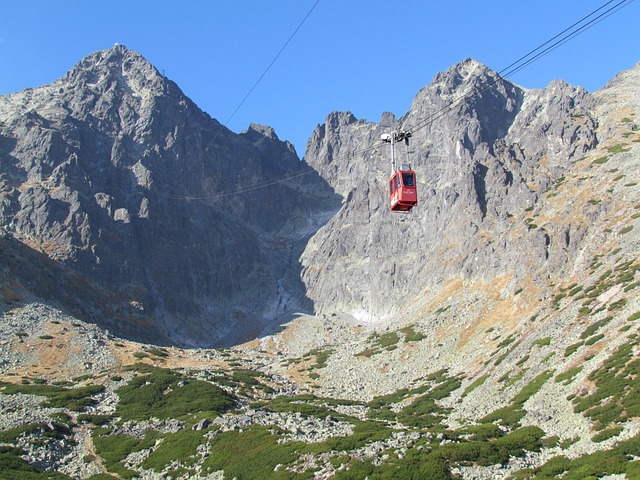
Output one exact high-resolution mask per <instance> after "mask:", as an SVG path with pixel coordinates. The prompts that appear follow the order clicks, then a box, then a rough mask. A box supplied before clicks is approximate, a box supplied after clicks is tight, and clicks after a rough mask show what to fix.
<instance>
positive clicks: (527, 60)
mask: <svg viewBox="0 0 640 480" xmlns="http://www.w3.org/2000/svg"><path fill="white" fill-rule="evenodd" d="M633 1H634V0H609V1H607V2H605V3H604V4H603V5H601V6H600V7H598V8H596V9H595V10H593V11H592V12H590V13H589V14H588V15H585V16H584V17H582V18H581V19H580V20H578V21H577V22H575V23H573V24H572V25H571V26H569V27H567V28H566V29H564V30H563V31H562V32H560V33H558V34H557V35H555V36H553V37H552V38H550V39H549V40H547V41H546V42H544V43H542V44H540V45H539V46H537V47H536V48H534V49H533V50H531V51H529V52H528V53H527V54H525V55H523V56H521V57H520V58H518V59H517V60H516V61H514V62H513V63H511V64H510V65H508V66H507V67H505V68H503V69H502V70H500V71H499V72H497V73H498V75H499V76H500V77H502V78H508V77H510V76H512V75H514V74H515V73H517V72H519V71H521V70H522V69H524V68H526V67H528V66H529V65H531V64H532V63H534V62H536V61H538V60H540V59H541V58H542V57H544V56H545V55H547V54H549V53H550V52H551V51H553V50H555V49H556V48H558V47H560V46H561V45H563V44H565V43H566V42H568V41H570V40H572V39H573V38H575V37H576V36H578V35H580V34H582V33H584V32H585V31H586V30H588V29H590V28H592V27H593V26H595V25H596V24H597V23H599V22H601V21H602V20H604V19H605V18H607V17H609V16H611V15H613V14H614V13H616V12H618V11H619V10H621V9H622V8H624V7H626V6H628V5H629V4H631V3H632V2H633ZM319 2H320V0H316V2H315V3H314V4H313V6H312V7H311V9H310V10H309V12H308V13H307V15H306V16H305V17H304V18H303V20H302V21H301V22H300V24H299V25H298V27H297V28H296V29H295V30H294V32H293V33H292V34H291V36H290V37H289V39H288V40H287V41H286V42H285V44H284V45H283V47H282V48H281V49H280V51H279V52H278V53H277V54H276V56H275V57H274V59H273V60H272V62H271V63H270V64H269V66H268V67H267V68H266V70H265V71H264V72H263V74H262V75H261V76H260V77H259V79H258V80H257V81H256V82H255V84H254V85H253V87H252V88H251V89H250V90H249V92H248V93H247V95H246V96H245V97H244V98H243V100H242V101H241V102H240V103H239V105H238V107H237V108H236V109H235V110H234V112H233V113H232V115H231V116H230V117H229V118H228V119H227V121H226V122H225V124H224V125H221V126H220V128H219V130H218V132H217V133H216V135H215V136H214V138H213V139H212V140H211V141H210V142H209V143H208V144H207V146H206V147H205V150H206V149H208V147H209V146H210V145H211V143H213V141H214V140H215V139H216V138H217V137H218V136H219V135H220V132H221V131H222V128H223V127H224V126H226V124H227V123H228V122H229V121H230V120H231V119H232V118H233V116H234V115H235V114H236V113H237V111H238V110H239V109H240V108H241V106H242V105H243V104H244V103H245V102H246V100H247V99H248V97H249V96H250V95H251V94H252V93H253V91H254V90H255V88H256V87H257V86H258V84H259V83H260V82H261V81H262V79H263V78H264V76H265V75H266V74H267V72H268V71H269V69H270V68H271V67H272V66H273V64H274V63H275V61H276V60H277V59H278V57H279V56H280V55H281V54H282V52H283V51H284V49H285V48H286V47H287V45H288V44H289V43H290V42H291V40H292V39H293V37H294V36H295V34H296V33H297V32H298V30H300V28H301V27H302V25H303V24H304V22H305V21H306V20H307V18H308V17H309V16H310V15H311V13H312V12H313V10H314V9H315V7H316V6H317V5H318V3H319ZM612 3H615V5H613V6H611V7H609V8H607V7H608V6H609V5H611V4H612ZM605 8H607V9H606V10H605V11H604V12H602V13H600V14H599V15H597V16H595V17H594V15H596V14H597V13H598V12H600V11H601V10H603V9H605ZM592 17H594V18H592ZM588 19H591V20H589V21H588V22H586V23H584V22H585V21H586V20H588ZM545 47H546V48H545ZM536 52H538V53H536ZM534 54H535V55H534ZM493 86H495V80H493V79H492V80H490V81H489V82H488V83H487V84H486V85H484V86H483V87H482V88H473V89H471V90H469V91H468V92H466V93H463V94H462V95H461V96H460V97H458V98H457V99H455V100H452V101H451V102H450V103H448V104H447V105H446V106H444V107H443V108H441V109H440V110H437V111H436V112H434V113H433V114H432V115H430V116H429V117H427V118H426V119H424V120H423V121H421V122H419V123H417V124H416V125H414V126H412V127H411V128H405V129H404V131H405V132H406V133H408V134H413V133H415V132H417V131H419V130H422V129H423V128H426V127H427V126H428V125H430V124H432V123H433V122H434V121H435V120H437V119H438V118H440V117H442V116H444V115H445V114H446V113H447V112H449V111H451V110H452V109H453V108H455V107H456V106H457V105H459V104H460V103H461V102H462V101H464V100H465V99H467V98H469V97H471V96H475V95H479V94H481V93H483V92H485V91H487V90H488V89H490V88H492V87H493ZM383 143H384V142H382V141H378V142H376V143H374V144H372V145H371V146H369V147H366V148H363V149H361V150H356V151H354V152H350V153H348V154H345V155H342V156H339V157H336V158H334V160H342V159H345V158H348V157H352V156H354V155H361V154H364V153H367V152H370V151H374V150H377V149H378V148H379V147H380V146H381V145H383ZM203 156H204V154H203V155H201V156H200V157H199V158H198V159H196V160H195V161H194V162H193V163H192V165H191V166H190V167H189V169H190V168H191V167H193V165H194V164H195V163H196V162H197V161H199V160H201V159H202V157H203ZM315 172H316V170H314V169H313V168H311V167H308V170H305V171H303V172H298V173H296V174H294V175H289V176H286V177H282V178H279V179H275V180H273V179H272V180H269V181H267V182H265V183H262V184H259V185H254V186H252V187H248V188H242V189H238V190H234V191H228V192H223V193H218V194H213V195H205V196H188V197H186V196H183V195H180V196H179V195H172V194H171V193H170V192H171V191H172V190H173V189H175V188H176V187H177V186H178V184H179V183H180V181H181V180H182V179H183V178H184V177H185V176H186V174H187V173H188V172H185V173H184V174H183V175H182V177H181V178H180V180H178V182H176V183H175V184H174V186H173V187H172V188H171V189H170V190H169V192H167V193H161V195H162V196H163V197H168V198H174V199H184V200H191V199H194V200H195V199H197V200H204V199H217V198H223V197H227V196H231V195H239V194H242V193H247V192H251V191H254V190H258V189H261V188H266V187H269V186H272V185H275V184H278V183H283V182H288V181H290V180H292V179H294V178H299V177H302V176H304V175H309V174H311V173H315Z"/></svg>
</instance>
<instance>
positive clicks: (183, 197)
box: [159, 0, 320, 200]
mask: <svg viewBox="0 0 640 480" xmlns="http://www.w3.org/2000/svg"><path fill="white" fill-rule="evenodd" d="M319 3H320V0H316V1H315V3H314V4H313V5H312V6H311V8H310V9H309V11H308V12H307V14H306V15H305V16H304V18H303V19H302V20H301V21H300V23H299V24H298V26H297V27H296V28H295V30H294V31H293V33H292V34H291V35H290V36H289V38H288V39H287V41H286V42H284V44H283V45H282V48H280V50H279V51H278V53H276V55H275V56H274V57H273V60H271V62H270V63H269V65H267V68H265V70H264V71H263V72H262V74H261V75H260V77H259V78H258V80H256V81H255V83H254V84H253V86H252V87H251V88H250V89H249V91H248V92H247V94H246V95H245V96H244V98H243V99H242V100H241V101H240V103H239V104H238V106H237V107H236V108H235V109H234V110H233V112H232V113H231V115H229V118H227V120H226V121H225V122H224V123H221V124H219V126H218V129H217V131H216V133H215V134H214V135H213V137H212V138H211V140H209V141H208V142H207V144H206V145H205V147H204V149H203V151H202V153H201V154H200V155H198V156H197V157H196V159H195V160H193V162H191V164H190V165H188V167H187V168H186V170H185V171H184V172H183V174H182V175H181V176H180V178H179V179H178V180H177V181H176V182H175V183H174V184H173V186H172V187H171V188H170V189H169V190H168V191H167V192H159V194H160V196H162V197H167V198H173V199H183V200H187V199H193V198H195V197H191V196H185V195H174V194H171V192H173V190H175V189H176V187H178V185H180V184H181V183H182V181H183V180H184V178H185V177H186V176H187V174H188V173H189V172H190V171H191V169H192V168H193V167H194V166H195V165H196V163H198V162H200V161H201V160H202V159H203V158H204V155H205V153H206V152H207V151H208V150H209V147H210V146H211V145H212V144H213V142H215V141H216V140H217V138H218V137H219V136H220V134H221V133H222V131H223V129H224V128H227V125H228V123H229V122H230V121H231V119H232V118H233V117H234V116H235V115H236V113H238V110H240V108H242V106H243V105H244V104H245V102H246V101H247V99H248V98H249V97H250V96H251V94H252V93H253V92H254V90H255V89H256V88H257V87H258V85H259V84H260V83H261V82H262V80H263V79H264V77H265V76H266V75H267V73H268V72H269V70H271V67H273V65H274V64H275V63H276V61H277V60H278V58H280V55H282V52H284V50H285V49H286V48H287V46H288V45H289V44H290V43H291V41H292V40H293V37H295V36H296V34H297V33H298V31H299V30H300V29H301V28H302V25H304V23H305V22H306V21H307V19H308V18H309V17H310V16H311V13H312V12H313V11H314V10H315V8H316V7H317V6H318V4H319ZM264 186H267V185H264ZM238 193H241V192H238ZM200 198H213V197H200Z"/></svg>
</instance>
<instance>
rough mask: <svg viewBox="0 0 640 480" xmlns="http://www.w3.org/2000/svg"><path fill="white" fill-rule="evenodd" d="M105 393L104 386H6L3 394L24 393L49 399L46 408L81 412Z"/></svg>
mask: <svg viewBox="0 0 640 480" xmlns="http://www.w3.org/2000/svg"><path fill="white" fill-rule="evenodd" d="M103 391H104V387H103V386H102V385H89V386H86V387H78V388H64V387H61V386H58V385H17V384H11V385H5V386H4V387H3V392H2V393H5V394H7V395H10V394H14V393H24V394H27V395H39V396H43V397H46V398H47V401H46V402H45V404H44V406H46V407H51V408H68V409H69V410H75V411H80V410H83V409H84V408H85V407H87V406H89V405H91V404H93V403H94V402H93V400H92V399H91V397H92V396H93V395H97V394H99V393H101V392H103Z"/></svg>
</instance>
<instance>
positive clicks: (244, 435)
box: [202, 426, 300, 480]
mask: <svg viewBox="0 0 640 480" xmlns="http://www.w3.org/2000/svg"><path fill="white" fill-rule="evenodd" d="M278 438H279V437H278V436H277V435H272V434H271V433H269V427H258V426H253V427H249V428H248V429H247V430H245V431H244V432H238V431H229V432H221V433H218V435H216V436H215V437H214V438H213V439H212V440H211V442H210V445H211V453H210V455H209V456H208V457H207V458H206V459H205V461H204V462H203V464H202V470H203V472H204V473H206V474H208V473H212V472H215V471H218V470H224V473H225V478H234V477H235V478H237V479H238V480H247V479H256V480H257V479H263V478H269V479H285V478H290V476H291V475H290V473H289V472H286V471H282V470H280V471H274V469H275V467H276V465H288V464H290V463H292V462H293V461H295V460H296V459H297V458H298V455H297V453H296V450H297V449H298V448H299V446H300V444H299V443H296V442H285V443H280V444H279V443H278Z"/></svg>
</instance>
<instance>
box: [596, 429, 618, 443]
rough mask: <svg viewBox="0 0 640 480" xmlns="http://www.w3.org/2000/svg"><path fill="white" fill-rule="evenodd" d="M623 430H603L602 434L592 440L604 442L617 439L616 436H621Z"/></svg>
mask: <svg viewBox="0 0 640 480" xmlns="http://www.w3.org/2000/svg"><path fill="white" fill-rule="evenodd" d="M622 430H623V428H622V427H611V428H607V429H606V430H602V431H601V432H599V433H597V434H595V435H594V436H593V438H592V440H593V441H594V442H604V441H605V440H608V439H609V438H612V437H616V436H618V435H620V433H621V432H622Z"/></svg>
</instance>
